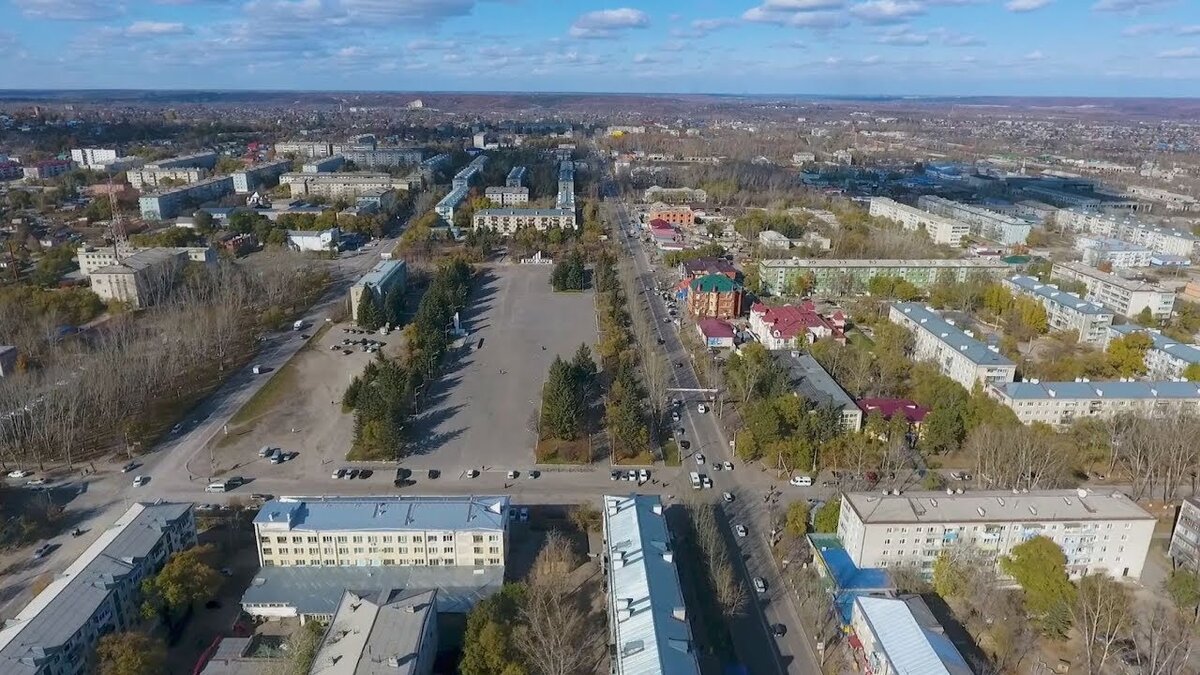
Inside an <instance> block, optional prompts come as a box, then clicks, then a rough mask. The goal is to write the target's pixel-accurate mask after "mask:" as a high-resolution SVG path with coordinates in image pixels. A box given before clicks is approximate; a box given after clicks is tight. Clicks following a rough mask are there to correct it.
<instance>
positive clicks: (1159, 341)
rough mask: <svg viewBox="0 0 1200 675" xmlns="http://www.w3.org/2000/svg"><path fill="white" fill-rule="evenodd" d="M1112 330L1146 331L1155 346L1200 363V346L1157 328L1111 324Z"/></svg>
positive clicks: (1124, 331) (1119, 331)
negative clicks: (1173, 336)
mask: <svg viewBox="0 0 1200 675" xmlns="http://www.w3.org/2000/svg"><path fill="white" fill-rule="evenodd" d="M1109 330H1110V331H1115V332H1117V333H1120V334H1121V335H1130V334H1132V333H1145V334H1146V335H1149V336H1150V339H1151V340H1153V341H1154V348H1155V349H1158V350H1160V351H1163V352H1166V353H1168V354H1170V355H1171V356H1174V357H1175V358H1177V359H1180V360H1181V361H1184V362H1185V363H1200V348H1197V347H1196V345H1189V344H1185V343H1182V342H1179V341H1177V340H1174V339H1172V338H1169V337H1167V336H1165V335H1163V334H1162V333H1160V332H1158V331H1156V330H1147V329H1145V328H1142V327H1140V326H1135V325H1133V324H1124V325H1121V326H1110V327H1109Z"/></svg>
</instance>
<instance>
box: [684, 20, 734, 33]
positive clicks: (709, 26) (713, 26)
mask: <svg viewBox="0 0 1200 675" xmlns="http://www.w3.org/2000/svg"><path fill="white" fill-rule="evenodd" d="M736 23H737V20H736V19H696V20H695V21H693V22H692V24H691V27H692V30H691V32H692V34H693V35H696V36H697V37H703V36H705V35H708V34H709V33H711V32H713V31H714V30H721V29H722V28H728V27H729V26H732V25H734V24H736Z"/></svg>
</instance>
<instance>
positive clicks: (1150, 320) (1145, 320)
mask: <svg viewBox="0 0 1200 675" xmlns="http://www.w3.org/2000/svg"><path fill="white" fill-rule="evenodd" d="M1133 321H1134V323H1136V324H1138V325H1139V326H1145V327H1147V328H1153V327H1154V326H1156V325H1158V323H1157V322H1156V321H1155V320H1154V314H1152V313H1151V312H1150V308H1149V307H1143V308H1142V311H1140V312H1138V315H1137V316H1135V317H1133Z"/></svg>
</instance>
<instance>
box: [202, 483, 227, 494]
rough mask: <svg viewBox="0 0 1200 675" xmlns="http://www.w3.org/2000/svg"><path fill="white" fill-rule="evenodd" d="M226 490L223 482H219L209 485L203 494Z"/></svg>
mask: <svg viewBox="0 0 1200 675" xmlns="http://www.w3.org/2000/svg"><path fill="white" fill-rule="evenodd" d="M228 489H229V488H228V486H227V485H226V484H225V481H221V482H218V483H209V484H208V487H206V488H204V491H205V492H225V491H226V490H228Z"/></svg>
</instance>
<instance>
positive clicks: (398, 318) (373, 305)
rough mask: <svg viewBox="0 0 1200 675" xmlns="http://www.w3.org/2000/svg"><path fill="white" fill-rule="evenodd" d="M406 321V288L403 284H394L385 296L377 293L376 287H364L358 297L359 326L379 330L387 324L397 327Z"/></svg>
mask: <svg viewBox="0 0 1200 675" xmlns="http://www.w3.org/2000/svg"><path fill="white" fill-rule="evenodd" d="M403 322H404V289H403V287H402V285H401V284H392V287H391V288H389V289H388V291H387V293H385V294H383V297H382V298H381V297H379V296H378V295H376V294H375V289H374V288H366V289H363V294H362V295H361V296H360V297H359V299H358V319H357V323H358V327H359V328H362V329H364V330H372V331H373V330H379V329H380V328H381V327H383V326H384V325H385V324H386V325H388V326H391V327H393V328H396V327H398V326H400V324H402V323H403Z"/></svg>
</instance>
